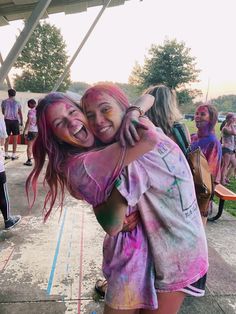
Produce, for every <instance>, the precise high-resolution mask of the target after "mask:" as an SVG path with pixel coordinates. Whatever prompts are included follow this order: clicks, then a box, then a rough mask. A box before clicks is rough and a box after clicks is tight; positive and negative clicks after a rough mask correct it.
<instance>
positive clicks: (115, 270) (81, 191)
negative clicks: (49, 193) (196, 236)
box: [64, 149, 157, 310]
mask: <svg viewBox="0 0 236 314" xmlns="http://www.w3.org/2000/svg"><path fill="white" fill-rule="evenodd" d="M124 154H125V150H124V149H121V151H120V154H117V151H116V152H114V155H112V152H111V154H109V155H107V158H104V154H103V152H102V150H97V151H90V152H87V153H82V154H77V155H74V156H73V157H72V158H70V159H68V160H67V162H66V165H65V169H64V171H65V175H66V176H67V178H68V189H69V191H70V193H71V195H72V196H74V197H75V198H77V199H84V200H86V201H87V202H88V203H89V204H91V205H93V206H97V205H98V204H100V203H102V202H104V201H105V200H106V199H107V197H108V196H109V195H110V192H111V190H112V189H113V187H114V183H115V180H116V179H117V177H118V176H119V175H120V173H121V171H122V168H123V159H124ZM104 159H106V160H104ZM114 160H117V162H113V161H114ZM136 210H137V207H136V206H133V207H131V206H128V207H127V212H126V214H127V215H129V214H130V213H132V212H134V211H136ZM103 273H104V276H105V277H106V278H107V280H108V289H107V293H106V297H105V301H106V304H108V305H109V306H110V307H112V308H115V309H127V310H128V309H136V308H144V309H150V310H152V309H157V294H156V289H155V285H154V282H155V272H154V264H153V259H152V255H151V251H150V250H149V244H148V239H147V236H146V232H145V230H144V227H143V224H142V222H141V221H140V222H139V224H138V225H137V226H136V228H135V229H134V230H133V231H131V232H125V233H123V232H120V233H119V234H118V235H117V236H114V237H112V236H109V235H106V237H105V239H104V244H103Z"/></svg>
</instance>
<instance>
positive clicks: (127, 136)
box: [119, 94, 155, 146]
mask: <svg viewBox="0 0 236 314" xmlns="http://www.w3.org/2000/svg"><path fill="white" fill-rule="evenodd" d="M154 100H155V98H154V97H153V96H152V95H149V94H145V95H142V96H141V97H139V98H138V99H137V100H136V101H135V103H134V105H133V106H131V107H129V108H128V109H127V113H126V115H125V116H124V119H123V122H122V125H121V128H120V132H119V140H120V144H121V146H125V144H126V143H127V144H129V145H132V146H133V145H135V143H136V142H138V141H139V140H140V137H139V134H138V132H137V128H138V127H139V128H144V129H145V125H144V124H143V123H142V122H141V121H140V120H139V117H140V115H141V114H142V113H145V112H146V111H147V110H149V109H150V108H151V107H152V105H153V103H154ZM134 122H135V124H134Z"/></svg>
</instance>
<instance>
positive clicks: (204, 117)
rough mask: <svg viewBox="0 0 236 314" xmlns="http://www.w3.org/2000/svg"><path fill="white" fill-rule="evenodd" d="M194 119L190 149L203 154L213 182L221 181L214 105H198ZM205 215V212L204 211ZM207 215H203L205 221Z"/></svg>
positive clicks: (216, 115) (220, 152) (216, 119)
mask: <svg viewBox="0 0 236 314" xmlns="http://www.w3.org/2000/svg"><path fill="white" fill-rule="evenodd" d="M194 120H195V124H196V127H197V133H196V134H192V135H191V146H190V148H191V151H194V150H195V149H197V148H198V147H200V148H201V150H202V153H203V154H204V155H205V157H206V159H207V162H208V165H209V168H210V171H211V174H212V176H213V182H214V184H215V185H216V184H218V183H220V181H221V158H222V148H221V143H220V141H219V140H218V138H217V136H216V134H215V125H216V123H217V121H218V112H217V110H216V108H215V107H214V106H212V105H211V104H209V103H202V104H201V105H199V106H198V107H197V108H196V110H195V114H194ZM211 208H212V201H211V202H210V204H209V211H210V210H211ZM206 215H207V213H206ZM203 218H204V217H203ZM206 220H207V217H205V221H204V222H205V223H206Z"/></svg>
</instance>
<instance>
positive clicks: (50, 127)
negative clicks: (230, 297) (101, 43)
mask: <svg viewBox="0 0 236 314" xmlns="http://www.w3.org/2000/svg"><path fill="white" fill-rule="evenodd" d="M8 95H9V98H8V99H6V100H4V101H3V102H2V105H1V106H2V113H3V115H4V120H3V119H2V122H1V124H2V129H3V131H2V133H1V132H0V133H1V134H0V136H1V138H2V141H1V143H2V144H3V142H4V140H3V139H4V138H6V140H5V146H4V156H2V157H3V158H2V159H1V163H0V193H1V204H0V206H1V211H2V214H3V217H4V221H5V228H6V229H9V228H12V227H13V226H14V225H16V224H17V223H18V222H19V221H20V218H21V217H20V216H11V215H10V211H9V202H8V197H7V194H6V191H7V189H6V175H5V171H4V157H5V159H10V158H11V159H12V160H15V159H16V158H17V156H16V148H17V137H18V135H19V133H20V131H19V127H20V125H23V115H22V108H21V105H20V104H19V103H18V102H17V101H16V100H15V95H16V92H15V90H13V89H10V90H9V91H8ZM28 107H29V111H28V114H27V121H26V124H25V127H24V131H23V134H24V136H25V138H26V140H27V161H26V162H25V163H24V165H27V166H33V169H32V171H31V172H30V174H29V177H28V178H27V180H26V191H27V194H28V196H29V195H30V194H31V189H32V191H33V195H34V197H33V200H35V198H36V195H37V185H38V178H39V175H40V174H41V172H42V170H43V167H44V165H46V172H45V173H43V175H45V181H46V182H47V184H48V192H47V194H46V196H45V202H44V219H45V221H46V220H47V218H48V217H49V215H50V214H51V212H52V210H53V207H54V204H55V202H56V200H57V199H59V200H60V204H61V208H63V207H62V205H63V201H64V195H65V190H68V191H69V193H70V194H71V195H72V196H73V197H74V198H76V199H79V200H81V199H82V200H85V201H86V202H88V203H89V204H91V205H92V208H93V212H94V214H95V216H96V218H97V221H98V223H99V224H100V225H101V226H102V228H103V229H104V231H105V232H106V236H105V239H104V243H103V265H102V270H103V274H104V277H105V279H104V280H103V279H99V280H98V281H97V282H96V284H95V288H96V290H97V291H98V293H100V295H101V296H104V298H105V307H104V313H105V314H119V313H120V314H122V313H127V314H136V313H140V314H148V313H153V314H155V313H157V314H164V313H168V314H172V313H173V314H174V313H177V312H178V311H179V309H180V307H181V304H182V302H183V300H184V298H185V296H186V295H192V296H197V297H200V296H203V295H204V293H205V284H206V277H207V271H208V252H207V242H206V235H205V225H204V223H203V221H204V220H203V219H202V218H203V217H201V213H200V211H199V207H198V203H197V199H196V192H195V187H194V182H193V177H192V173H191V170H190V167H189V164H188V161H187V159H186V157H185V155H184V153H183V152H182V147H181V145H180V146H179V143H178V141H177V140H176V137H175V133H174V127H175V126H176V125H179V126H180V127H181V129H182V131H183V133H184V134H185V138H186V139H187V144H188V146H189V151H194V150H195V149H196V148H199V147H200V149H201V151H202V153H203V154H204V155H205V157H206V159H207V161H208V164H209V169H210V172H211V174H212V177H213V181H214V184H218V183H222V184H224V185H225V184H227V183H228V181H229V174H230V171H234V169H235V167H236V157H235V143H236V141H235V135H236V129H235V122H236V116H235V115H234V114H233V113H229V114H228V115H227V117H226V122H225V124H224V126H222V139H221V142H222V143H221V142H220V140H219V139H218V138H217V136H216V133H215V126H216V123H217V115H218V114H217V110H216V109H215V107H214V106H212V105H211V104H209V103H202V104H201V105H200V106H198V107H197V108H196V110H195V115H194V120H195V124H196V129H197V132H196V133H195V134H190V133H189V131H188V128H187V127H186V126H185V124H184V123H183V120H182V118H183V117H182V114H181V112H180V110H179V108H178V101H177V96H176V93H175V91H173V90H171V89H170V88H169V87H167V86H165V85H163V84H160V85H156V86H152V87H150V88H148V89H147V90H146V91H145V92H144V93H143V95H142V96H140V97H139V98H138V99H137V100H136V102H135V103H134V104H133V105H131V104H130V103H129V101H128V98H127V96H126V95H125V94H124V92H123V91H122V90H121V89H120V88H119V87H118V86H116V85H114V84H108V83H103V84H97V85H95V86H92V87H91V88H89V89H87V90H86V91H85V93H84V95H83V96H82V98H81V100H80V103H79V104H78V103H77V102H75V101H73V100H72V99H70V98H69V97H67V96H66V95H65V94H63V93H59V92H55V93H49V94H48V95H46V96H45V97H44V98H42V99H40V100H39V102H38V104H36V101H35V100H34V99H30V100H28ZM4 121H5V122H4ZM4 123H5V126H6V130H5V133H4ZM0 131H1V130H0ZM3 134H4V135H3ZM10 135H12V136H13V153H12V156H11V157H10V156H9V153H8V144H9V137H10ZM222 154H223V156H222ZM230 169H231V170H230ZM91 191H93V193H91ZM29 199H30V197H29ZM32 205H33V204H31V206H32ZM211 206H212V201H210V202H209V210H210V209H211ZM204 218H206V217H204ZM134 270H135V271H134Z"/></svg>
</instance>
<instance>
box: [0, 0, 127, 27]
mask: <svg viewBox="0 0 236 314" xmlns="http://www.w3.org/2000/svg"><path fill="white" fill-rule="evenodd" d="M125 1H127V0H112V1H111V3H110V4H109V7H112V6H117V5H122V4H124V2H125ZM37 2H39V0H0V26H4V25H7V24H8V23H9V22H10V21H15V20H21V19H27V18H29V16H30V15H31V12H32V11H33V9H34V7H35V5H36V4H37ZM104 3H105V1H104V0H87V1H85V0H52V1H51V3H50V4H49V6H48V8H47V11H46V13H45V14H44V17H47V16H48V15H49V14H54V13H60V12H64V13H65V14H72V13H79V12H84V11H86V10H87V8H89V7H94V6H100V5H104Z"/></svg>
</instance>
